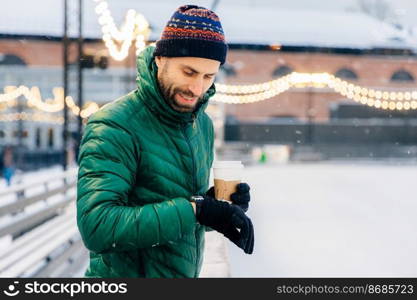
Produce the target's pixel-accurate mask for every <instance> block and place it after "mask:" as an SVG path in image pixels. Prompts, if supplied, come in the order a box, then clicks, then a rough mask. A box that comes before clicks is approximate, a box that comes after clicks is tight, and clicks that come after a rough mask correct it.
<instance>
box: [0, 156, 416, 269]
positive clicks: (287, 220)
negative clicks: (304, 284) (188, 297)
mask: <svg viewBox="0 0 417 300" xmlns="http://www.w3.org/2000/svg"><path fill="white" fill-rule="evenodd" d="M60 171H61V169H60V167H55V168H52V169H45V170H40V171H37V172H31V173H25V174H23V177H22V181H23V182H25V183H28V182H31V181H37V180H39V179H41V178H47V177H50V175H51V174H54V173H59V172H60ZM416 174H417V165H415V164H414V165H406V164H402V165H395V164H393V163H392V162H391V163H390V164H385V165H384V164H383V163H382V162H379V163H332V164H328V163H318V164H288V165H275V166H272V165H266V166H252V167H247V168H246V170H245V176H244V178H245V181H246V182H248V183H250V185H251V187H252V190H251V195H252V202H251V208H250V211H249V214H250V216H251V218H252V220H253V222H254V226H255V250H254V254H253V255H245V254H244V253H243V252H242V251H241V250H240V249H238V248H236V247H235V246H234V245H233V244H231V243H230V242H228V241H227V242H226V245H227V247H228V250H229V251H228V254H227V253H226V256H224V253H223V252H224V251H223V250H222V251H217V250H216V249H217V248H221V247H223V246H222V244H221V243H216V245H214V246H215V247H214V246H213V245H212V246H213V247H211V248H210V247H207V250H208V252H210V251H211V252H213V253H214V252H216V253H217V252H219V253H220V252H222V253H220V254H221V255H220V254H219V255H217V254H216V253H214V254H216V255H214V256H211V258H210V259H207V260H206V261H205V262H206V263H209V264H210V265H211V266H209V267H208V268H207V266H206V267H205V268H203V271H204V272H203V274H202V275H203V276H209V277H217V276H227V275H228V274H229V272H230V273H231V276H232V277H285V276H286V277H303V276H305V277H336V276H339V277H361V276H363V277H368V276H369V277H371V276H376V277H377V276H393V277H399V276H412V277H416V276H417V256H416V255H415V253H417V239H416V238H415V232H416V231H417V218H416V211H417V201H416V198H415V197H414V193H413V191H414V190H415V188H414V185H415V178H416ZM5 189H6V187H5V184H4V182H0V192H1V191H4V190H5ZM3 200H5V199H3ZM211 238H212V240H214V239H215V240H217V239H218V238H217V237H211ZM220 246H221V247H220ZM216 247H217V248H216ZM210 249H211V250H210ZM213 249H214V250H215V251H214V250H213ZM222 257H226V258H227V257H228V258H229V259H230V263H227V262H224V261H223V258H222ZM220 258H222V259H221V260H220ZM229 265H230V270H227V269H228V266H229ZM83 269H85V268H83Z"/></svg>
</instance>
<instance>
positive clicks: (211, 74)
mask: <svg viewBox="0 0 417 300" xmlns="http://www.w3.org/2000/svg"><path fill="white" fill-rule="evenodd" d="M181 67H183V68H188V69H190V70H191V71H192V72H194V73H197V74H199V73H201V72H198V71H197V70H196V69H193V68H192V67H190V66H187V65H181ZM206 75H210V76H214V75H216V73H208V74H206Z"/></svg>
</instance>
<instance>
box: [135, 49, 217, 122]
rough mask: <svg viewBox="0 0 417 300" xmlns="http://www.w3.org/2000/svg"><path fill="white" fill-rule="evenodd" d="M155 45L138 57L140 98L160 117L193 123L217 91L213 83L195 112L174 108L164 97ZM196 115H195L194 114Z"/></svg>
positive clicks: (165, 119)
mask: <svg viewBox="0 0 417 300" xmlns="http://www.w3.org/2000/svg"><path fill="white" fill-rule="evenodd" d="M154 50H155V47H154V46H148V47H147V48H145V49H144V50H143V51H142V52H141V53H140V54H139V56H138V58H137V74H138V75H137V78H136V83H137V86H138V93H139V99H140V100H141V101H143V102H144V103H145V105H146V106H147V107H148V108H149V109H150V110H151V111H152V112H154V113H155V114H157V115H158V116H159V117H160V118H162V119H164V121H167V122H169V123H176V124H185V123H191V122H193V120H194V119H195V118H197V117H198V115H199V114H201V113H202V112H204V110H205V109H206V107H207V105H208V101H209V98H210V97H212V96H213V95H214V94H215V93H216V88H215V85H214V84H213V85H212V86H211V87H210V88H209V89H208V90H207V92H206V93H205V94H204V96H203V97H202V99H201V100H200V102H199V103H198V104H197V107H196V109H195V110H194V112H178V111H176V110H174V109H173V108H172V107H171V106H170V105H169V104H168V103H167V101H166V100H165V99H164V97H163V96H162V93H161V91H160V89H159V84H158V79H157V78H158V77H157V74H158V67H157V65H156V63H155V58H154V56H153V52H154ZM194 115H195V116H194Z"/></svg>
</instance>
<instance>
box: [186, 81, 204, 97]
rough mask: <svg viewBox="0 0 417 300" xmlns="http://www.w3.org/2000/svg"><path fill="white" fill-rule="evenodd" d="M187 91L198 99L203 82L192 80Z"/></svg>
mask: <svg viewBox="0 0 417 300" xmlns="http://www.w3.org/2000/svg"><path fill="white" fill-rule="evenodd" d="M188 89H189V90H190V91H191V92H192V93H193V94H194V96H196V97H199V96H200V95H201V94H202V93H203V81H202V80H201V79H196V80H194V81H193V82H192V83H191V84H190V85H189V86H188Z"/></svg>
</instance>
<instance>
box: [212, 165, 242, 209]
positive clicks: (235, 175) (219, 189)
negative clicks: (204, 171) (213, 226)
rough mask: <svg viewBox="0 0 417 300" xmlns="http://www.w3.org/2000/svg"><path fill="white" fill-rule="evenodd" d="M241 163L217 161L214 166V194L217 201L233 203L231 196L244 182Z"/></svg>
mask: <svg viewBox="0 0 417 300" xmlns="http://www.w3.org/2000/svg"><path fill="white" fill-rule="evenodd" d="M243 169H244V167H243V164H242V162H241V161H216V162H214V165H213V175H214V194H215V197H216V199H217V200H223V201H230V202H231V201H232V200H231V199H230V195H231V194H233V193H234V192H236V186H237V185H238V184H239V183H240V182H241V181H242V173H243Z"/></svg>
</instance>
